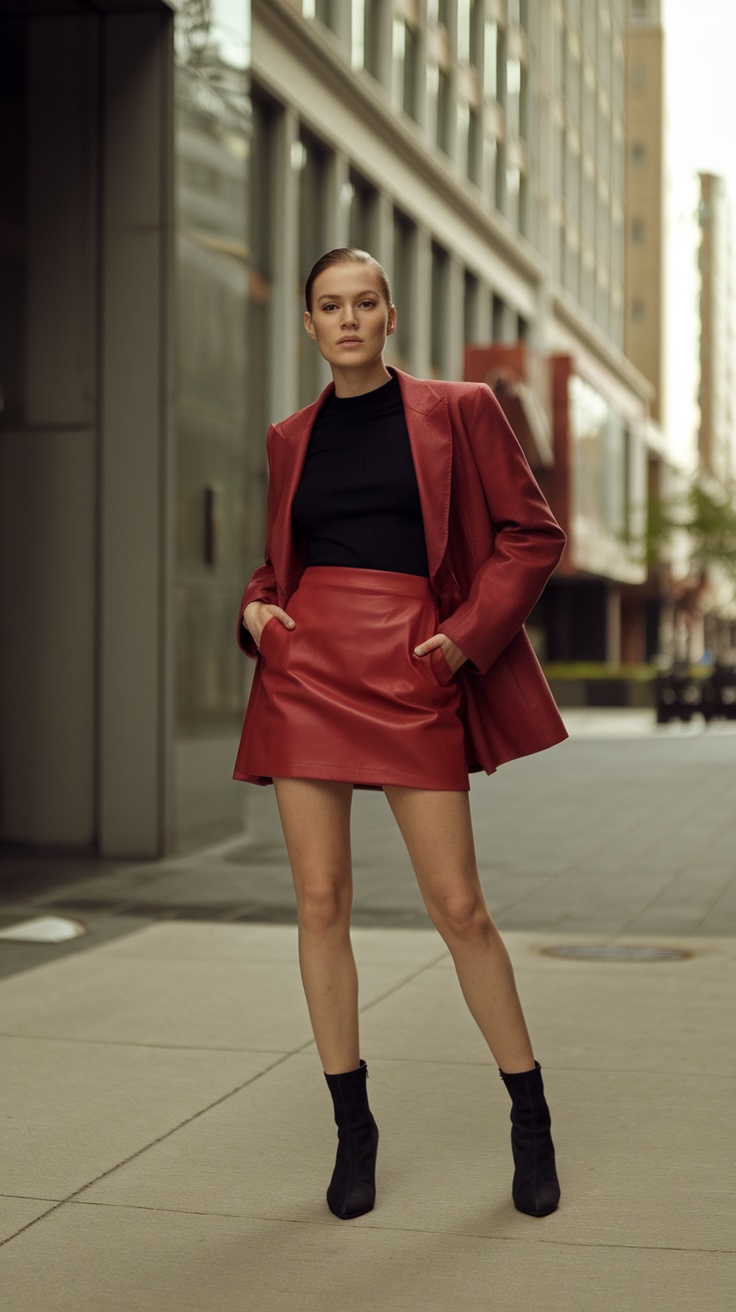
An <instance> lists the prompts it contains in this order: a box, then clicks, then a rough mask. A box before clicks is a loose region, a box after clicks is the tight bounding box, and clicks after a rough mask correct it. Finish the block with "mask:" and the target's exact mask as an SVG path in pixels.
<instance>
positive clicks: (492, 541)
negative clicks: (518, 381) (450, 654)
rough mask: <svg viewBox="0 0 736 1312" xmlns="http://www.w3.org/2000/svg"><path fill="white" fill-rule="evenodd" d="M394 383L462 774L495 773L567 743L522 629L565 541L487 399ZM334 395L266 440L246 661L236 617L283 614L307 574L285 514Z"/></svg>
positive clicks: (448, 386) (431, 385)
mask: <svg viewBox="0 0 736 1312" xmlns="http://www.w3.org/2000/svg"><path fill="white" fill-rule="evenodd" d="M391 372H392V373H396V374H397V376H398V379H399V386H400V388H401V396H402V400H403V403H404V412H405V415H406V426H407V429H408V431H409V441H410V443H411V449H412V455H413V458H414V468H415V470H416V476H417V483H418V486H419V497H420V500H421V505H422V514H423V518H424V534H425V538H426V542H427V556H428V560H429V581H430V585H431V587H432V590H433V592H434V594H435V597H436V599H437V604H438V608H439V616H440V629H439V630H438V632H442V633H445V634H446V635H447V637H448V638H451V639H452V641H453V642H454V643H456V644H457V646H458V647H460V649H461V650H462V651H463V652H464V653H465V655H466V656H467V657H468V662H467V663H466V664H465V665H463V666H462V667H461V668H460V669H459V670H458V672H457V674H456V675H455V678H456V679H457V682H458V684H459V685H460V688H461V691H462V694H463V696H462V706H463V721H464V725H465V739H466V749H467V759H468V768H469V770H471V771H472V770H480V769H483V770H486V771H487V773H489V774H490V773H492V771H493V770H495V769H496V767H497V766H498V765H501V764H503V762H504V761H510V760H513V759H515V758H516V757H519V756H526V755H529V754H530V753H532V752H537V751H541V750H542V749H543V748H545V747H552V746H553V745H554V744H555V743H558V742H561V741H562V740H563V739H564V738H566V737H567V732H566V730H565V726H564V724H563V722H562V719H561V718H560V715H559V712H558V710H557V707H556V705H555V702H554V700H553V698H552V694H551V693H550V690H549V688H548V686H547V682H546V680H545V678H544V675H543V673H542V671H541V669H540V667H539V663H538V661H537V659H536V656H535V655H534V652H533V650H532V647H531V644H530V642H529V639H528V638H527V635H526V633H525V631H524V627H523V625H524V620H525V619H526V617H527V616H528V614H529V612H530V611H531V609H532V607H533V606H534V604H535V602H536V600H537V598H538V597H539V595H540V593H541V591H542V589H543V587H544V585H545V583H546V582H547V579H548V578H549V576H550V574H551V573H552V571H553V569H554V568H555V565H556V564H557V562H558V560H559V558H560V556H561V554H562V550H563V547H564V545H565V535H564V533H563V531H562V529H561V528H560V526H559V525H558V523H557V522H556V520H555V519H554V517H553V515H552V512H551V511H550V508H549V506H548V505H547V502H546V501H545V499H544V497H543V496H542V493H541V492H540V490H539V487H538V486H537V483H536V481H535V479H534V476H533V474H532V472H531V470H530V468H529V465H528V464H527V461H526V459H525V457H524V454H523V452H522V450H521V447H520V446H519V443H518V442H517V440H516V438H515V437H514V434H513V432H512V431H511V428H510V427H509V424H508V423H507V421H506V418H505V416H504V414H503V412H502V410H501V408H500V406H499V404H498V402H497V401H496V398H495V397H494V395H493V393H492V392H491V390H490V388H488V387H486V386H485V384H483V383H454V382H435V381H424V380H421V379H418V378H412V377H411V376H410V375H409V374H405V373H403V372H402V371H401V370H398V369H396V370H394V369H392V371H391ZM332 388H333V384H332V383H330V384H329V386H328V387H326V388H325V390H324V392H323V393H322V395H321V396H320V397H318V399H317V400H316V401H315V402H314V403H313V404H312V405H310V406H307V407H306V409H304V410H299V411H297V413H296V414H293V415H290V416H289V418H288V419H285V420H283V422H282V423H280V424H273V425H272V426H271V427H270V428H269V431H268V440H267V450H268V461H269V468H270V473H271V477H270V484H269V491H268V514H267V529H266V559H265V564H264V565H261V567H260V568H259V569H257V570H256V571H255V573H254V574H253V577H252V579H251V580H250V582H249V584H248V586H247V588H246V589H245V592H244V594H243V599H242V601H241V604H240V612H239V617H238V642H239V644H240V646H241V647H242V649H243V651H245V652H246V653H247V655H249V656H252V657H257V656H258V651H257V648H256V646H255V643H254V642H253V639H252V637H251V635H250V634H249V633H248V630H247V629H246V628H245V626H244V625H243V624H242V622H241V617H242V614H243V610H244V609H245V607H246V606H247V605H248V603H249V602H251V601H266V602H275V603H276V604H277V605H279V606H282V607H284V609H287V608H288V602H289V598H290V596H291V595H292V593H293V592H294V591H295V590H296V587H297V584H298V582H299V579H300V576H301V574H302V571H303V568H304V566H303V561H302V559H301V556H300V553H299V552H298V551H297V547H296V544H295V542H294V538H293V533H292V527H291V508H292V503H293V500H294V494H295V492H296V489H297V486H298V484H299V479H300V476H301V472H302V468H303V465H304V460H305V457H306V452H307V446H308V443H309V436H310V433H311V431H312V425H313V424H314V421H315V418H316V416H317V413H318V411H319V409H320V406H321V405H322V404H323V402H324V401H325V399H326V398H327V396H328V395H329V393H330V392H331V391H332ZM426 636H427V637H430V636H431V635H430V634H427V635H426ZM259 667H260V662H258V664H257V666H256V671H255V675H254V680H257V679H259V678H260V668H259Z"/></svg>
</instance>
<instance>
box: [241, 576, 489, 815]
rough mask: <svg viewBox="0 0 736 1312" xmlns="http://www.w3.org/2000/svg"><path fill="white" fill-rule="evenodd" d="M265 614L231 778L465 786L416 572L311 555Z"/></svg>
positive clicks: (457, 716) (451, 696) (451, 704)
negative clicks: (287, 593)
mask: <svg viewBox="0 0 736 1312" xmlns="http://www.w3.org/2000/svg"><path fill="white" fill-rule="evenodd" d="M285 609H286V611H287V613H288V614H289V615H291V616H292V618H293V619H294V621H295V628H293V629H291V630H290V629H286V628H284V626H283V624H282V623H281V621H280V620H278V619H276V618H274V619H270V620H269V621H268V622H267V624H266V626H265V628H264V630H263V633H262V635H261V650H260V654H259V656H258V660H257V664H256V671H255V675H254V679H253V685H252V688H251V694H250V698H249V701H248V708H247V711H246V715H245V723H244V725H243V733H242V737H241V740H240V748H239V750H238V757H237V762H236V765H235V775H234V777H235V778H236V779H245V780H247V781H248V782H249V783H255V784H269V783H271V782H272V781H273V779H274V777H276V778H291V779H334V780H342V781H345V782H348V783H353V784H355V785H356V786H357V787H362V788H380V787H381V786H382V785H384V784H398V785H401V786H403V787H408V788H429V789H441V790H465V789H467V788H468V787H469V783H468V771H467V764H466V757H465V735H464V729H463V722H462V719H461V693H460V688H459V687H458V685H457V683H456V681H455V678H454V676H453V673H452V671H451V670H450V667H449V665H448V663H447V661H446V660H445V657H444V654H443V652H442V651H441V649H437V650H435V651H432V652H430V653H429V654H428V655H427V656H415V655H414V647H416V646H417V645H418V644H419V643H420V642H422V641H424V640H425V639H427V638H430V637H431V636H432V635H433V634H434V633H437V632H438V631H441V630H439V621H438V615H437V606H436V602H435V600H434V596H433V594H432V592H431V589H430V586H429V582H428V580H427V579H426V578H420V577H419V576H418V575H416V574H398V573H393V572H389V571H386V570H373V569H348V568H343V567H341V566H336V565H313V566H311V567H309V568H308V569H306V570H305V571H304V573H303V575H302V577H301V580H300V583H299V586H298V588H297V590H296V592H295V593H294V594H293V596H292V597H291V598H290V599H289V602H288V604H287V606H286V608H285Z"/></svg>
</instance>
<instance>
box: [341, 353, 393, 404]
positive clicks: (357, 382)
mask: <svg viewBox="0 0 736 1312" xmlns="http://www.w3.org/2000/svg"><path fill="white" fill-rule="evenodd" d="M332 378H333V381H334V384H335V396H362V395H363V394H364V393H365V392H375V390H376V388H378V387H383V385H384V383H390V381H391V374H390V373H389V371H388V369H387V368H386V366H385V364H384V363H383V360H382V359H381V360H376V361H374V362H373V363H372V364H371V365H366V366H365V367H364V368H359V369H349V368H348V369H336V368H335V367H334V365H333V368H332Z"/></svg>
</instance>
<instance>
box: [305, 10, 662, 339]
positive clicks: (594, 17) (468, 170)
mask: <svg viewBox="0 0 736 1312" xmlns="http://www.w3.org/2000/svg"><path fill="white" fill-rule="evenodd" d="M550 9H551V13H550V12H549V11H546V10H545V11H544V12H543V11H542V8H541V7H539V6H536V5H530V4H528V3H523V2H522V0H507V3H506V4H505V5H501V4H496V3H493V0H302V13H303V16H304V17H305V18H306V19H308V20H310V21H312V22H313V23H314V24H315V25H317V26H320V25H321V26H322V27H323V28H327V29H329V30H330V32H331V36H332V39H333V41H334V38H337V48H338V49H341V50H342V52H343V56H344V58H345V59H346V60H347V61H348V62H349V63H350V64H351V65H352V67H353V68H354V69H355V70H356V74H357V75H358V76H363V75H368V76H370V77H371V78H374V79H376V80H378V81H379V82H380V83H381V84H382V86H383V87H384V88H385V89H386V91H387V92H388V94H389V97H390V100H391V103H392V104H393V106H394V107H395V109H396V110H397V111H398V112H399V113H403V114H404V115H405V116H406V118H407V119H409V120H412V121H413V122H414V124H415V125H416V127H417V129H418V130H419V131H421V132H422V133H423V134H424V136H425V138H426V140H427V142H428V144H429V145H430V147H435V148H437V149H438V150H439V151H441V152H442V153H443V154H444V155H445V156H446V157H447V159H448V160H449V161H450V162H451V163H452V165H454V167H455V169H456V171H457V175H458V177H459V178H463V179H465V180H467V181H468V182H470V183H471V184H472V185H473V186H474V187H476V188H477V189H478V191H479V193H480V196H481V197H482V200H483V202H484V203H486V204H490V205H492V206H493V207H494V208H495V210H496V211H497V212H499V213H500V214H502V215H503V216H504V217H505V218H506V219H507V220H508V221H509V222H510V223H511V224H512V225H513V226H514V227H515V228H516V229H517V230H518V231H519V232H520V233H522V234H523V235H525V236H526V237H527V238H528V239H529V240H530V241H532V243H534V244H536V245H538V246H540V248H542V249H543V250H545V251H547V250H551V251H552V255H553V270H552V272H553V276H554V277H555V279H556V280H557V281H559V282H560V283H561V284H562V285H563V286H564V287H565V288H566V289H567V291H569V292H570V294H571V295H572V296H573V297H574V298H575V299H576V300H578V301H579V302H580V303H581V304H582V306H583V308H584V309H585V310H586V311H587V312H588V313H589V314H590V315H591V316H592V317H593V318H594V319H595V320H596V322H597V323H598V324H599V326H600V327H601V328H603V330H604V331H606V332H607V333H608V334H609V335H610V336H611V337H612V338H613V339H614V340H616V341H620V340H621V333H622V319H623V307H622V291H621V288H622V285H623V246H624V216H623V212H622V209H621V205H620V203H619V201H618V200H617V197H619V196H621V195H622V194H623V190H624V141H623V122H624V99H625V77H624V53H625V51H624V33H625V25H626V2H625V0H611V2H609V3H600V4H599V3H594V0H590V2H588V0H586V3H582V0H580V2H579V3H574V2H573V0H565V3H556V4H554V5H553V6H550ZM549 23H551V31H552V33H553V40H552V42H551V43H550V41H549V37H548V35H547V32H548V26H547V25H548V24H549ZM334 48H335V47H334V45H333V49H334ZM543 88H545V89H544V91H543V90H542V89H543ZM549 89H551V91H550V90H549ZM547 115H549V120H550V123H551V125H552V126H551V127H550V126H548V124H547V122H546V121H545V120H546V116H547ZM550 132H551V134H552V137H551V138H550V135H549V134H550ZM547 143H549V144H547ZM550 147H551V153H552V170H551V178H550V184H549V185H550V192H551V194H550V195H549V196H547V195H546V194H543V192H542V190H540V187H539V185H538V183H537V179H538V177H539V176H540V168H541V167H542V161H543V159H544V156H545V155H547V154H549V151H550ZM632 157H633V159H634V160H635V162H636V163H637V164H638V165H643V163H644V159H645V151H644V147H643V145H642V144H641V143H636V145H635V147H634V148H633V150H632ZM532 177H533V178H534V179H535V184H534V186H532V185H530V178H532ZM547 226H551V228H552V232H551V234H549V235H548V234H547V232H546V231H545V229H546V227H547Z"/></svg>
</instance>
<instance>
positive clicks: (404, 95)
mask: <svg viewBox="0 0 736 1312" xmlns="http://www.w3.org/2000/svg"><path fill="white" fill-rule="evenodd" d="M393 64H394V76H393V84H394V88H395V97H396V101H397V102H398V104H399V105H400V106H401V108H402V109H403V111H404V113H405V114H408V115H409V117H410V118H413V119H415V120H416V119H417V117H418V113H419V90H420V82H419V74H420V60H419V32H418V30H417V29H415V28H414V27H413V26H412V25H411V24H410V23H407V22H406V21H405V19H403V18H400V17H396V18H394V23H393Z"/></svg>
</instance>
